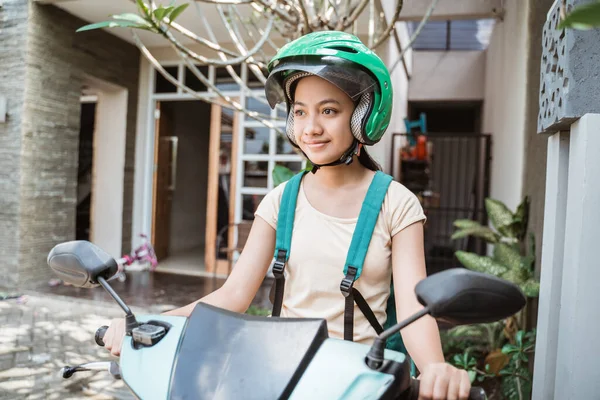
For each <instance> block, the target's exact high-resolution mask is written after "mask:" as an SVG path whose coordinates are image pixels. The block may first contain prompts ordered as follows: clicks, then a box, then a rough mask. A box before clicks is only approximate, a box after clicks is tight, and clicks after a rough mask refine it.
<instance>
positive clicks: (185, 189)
mask: <svg viewBox="0 0 600 400" xmlns="http://www.w3.org/2000/svg"><path fill="white" fill-rule="evenodd" d="M155 110H156V112H155V117H156V118H155V137H154V168H153V191H152V204H153V207H152V243H153V244H154V247H155V250H156V255H157V258H158V268H157V271H160V272H168V273H177V274H184V275H199V276H203V275H209V274H210V275H212V268H211V265H208V264H209V263H210V262H211V257H210V255H211V254H213V250H214V247H215V237H216V232H217V230H218V229H219V228H220V227H222V226H223V225H227V224H228V223H229V214H230V213H229V199H230V198H231V190H232V186H233V185H232V182H231V179H230V177H231V169H232V168H233V166H234V165H236V163H235V162H232V146H231V145H232V142H233V140H232V138H233V128H232V125H233V113H232V115H231V116H228V115H227V114H225V113H221V107H219V106H211V105H210V104H208V103H206V102H203V101H185V100H183V101H160V102H156V109H155ZM216 114H218V115H216Z"/></svg>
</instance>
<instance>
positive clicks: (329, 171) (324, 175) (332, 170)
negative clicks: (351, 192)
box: [309, 156, 372, 189]
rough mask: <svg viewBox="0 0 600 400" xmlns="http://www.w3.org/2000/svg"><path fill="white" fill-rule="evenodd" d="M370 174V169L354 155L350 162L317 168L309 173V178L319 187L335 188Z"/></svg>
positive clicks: (360, 180)
mask: <svg viewBox="0 0 600 400" xmlns="http://www.w3.org/2000/svg"><path fill="white" fill-rule="evenodd" d="M370 174H372V171H371V170H369V169H367V168H366V167H364V166H363V165H362V164H361V163H360V161H358V159H357V157H356V156H354V161H353V162H352V164H350V165H345V164H340V165H336V166H329V167H322V168H319V170H318V171H317V172H316V173H315V174H309V175H310V177H309V180H310V181H312V182H313V183H314V184H316V185H317V186H319V187H322V188H329V189H336V188H340V187H343V186H346V185H355V184H358V183H360V182H362V181H363V179H365V178H366V177H367V176H368V175H370Z"/></svg>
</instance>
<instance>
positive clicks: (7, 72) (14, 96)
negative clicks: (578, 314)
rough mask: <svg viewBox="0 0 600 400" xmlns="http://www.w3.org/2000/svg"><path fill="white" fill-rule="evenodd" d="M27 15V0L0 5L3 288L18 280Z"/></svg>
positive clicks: (0, 279)
mask: <svg viewBox="0 0 600 400" xmlns="http://www.w3.org/2000/svg"><path fill="white" fill-rule="evenodd" d="M28 15H29V13H28V10H27V3H26V2H25V1H21V0H6V1H4V2H3V4H2V7H1V8H0V54H1V56H0V96H4V97H5V98H6V99H7V102H8V110H7V114H8V116H7V119H6V122H4V123H0V171H2V173H1V174H0V265H1V266H2V267H0V287H1V286H9V287H10V286H15V285H16V284H17V282H18V272H17V270H18V268H19V259H18V253H19V183H20V181H21V166H20V163H19V155H20V153H21V120H22V118H23V115H22V111H23V102H24V95H25V52H24V51H23V49H24V48H25V46H26V44H27V17H28Z"/></svg>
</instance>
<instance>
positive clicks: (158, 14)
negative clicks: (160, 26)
mask: <svg viewBox="0 0 600 400" xmlns="http://www.w3.org/2000/svg"><path fill="white" fill-rule="evenodd" d="M167 9H168V7H167V8H165V7H163V6H160V7H158V8H157V9H156V10H154V11H153V12H152V15H153V16H154V18H155V19H156V21H158V22H161V21H162V19H163V18H164V16H165V14H166V13H167Z"/></svg>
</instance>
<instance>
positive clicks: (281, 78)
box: [265, 57, 378, 108]
mask: <svg viewBox="0 0 600 400" xmlns="http://www.w3.org/2000/svg"><path fill="white" fill-rule="evenodd" d="M303 58H305V57H302V58H301V59H294V60H291V61H284V62H281V63H280V64H278V65H277V66H276V67H274V68H273V70H272V71H271V73H270V74H269V78H268V79H267V82H266V84H265V94H266V96H267V100H268V101H269V104H270V105H271V108H273V107H275V105H277V104H278V103H281V102H285V101H286V100H289V101H291V100H292V99H290V98H287V95H286V93H285V81H286V80H287V78H288V77H289V76H291V75H293V74H294V73H295V72H308V73H310V74H313V75H316V76H318V77H320V78H323V79H325V80H327V81H328V82H330V83H332V84H333V85H335V86H337V87H338V88H339V89H340V90H341V91H343V92H344V93H346V94H347V95H348V96H349V97H350V98H351V99H352V101H357V100H359V99H360V96H361V95H362V94H363V93H366V92H372V91H375V90H377V89H378V87H377V84H376V81H375V80H374V79H373V78H372V77H371V75H369V74H368V73H366V72H365V71H363V70H361V69H359V68H357V67H355V66H354V63H349V62H347V61H345V60H340V59H339V58H336V57H331V60H327V58H321V60H320V62H319V64H318V65H315V62H314V59H312V60H310V59H308V57H307V59H306V60H303ZM338 60H339V61H338Z"/></svg>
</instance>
